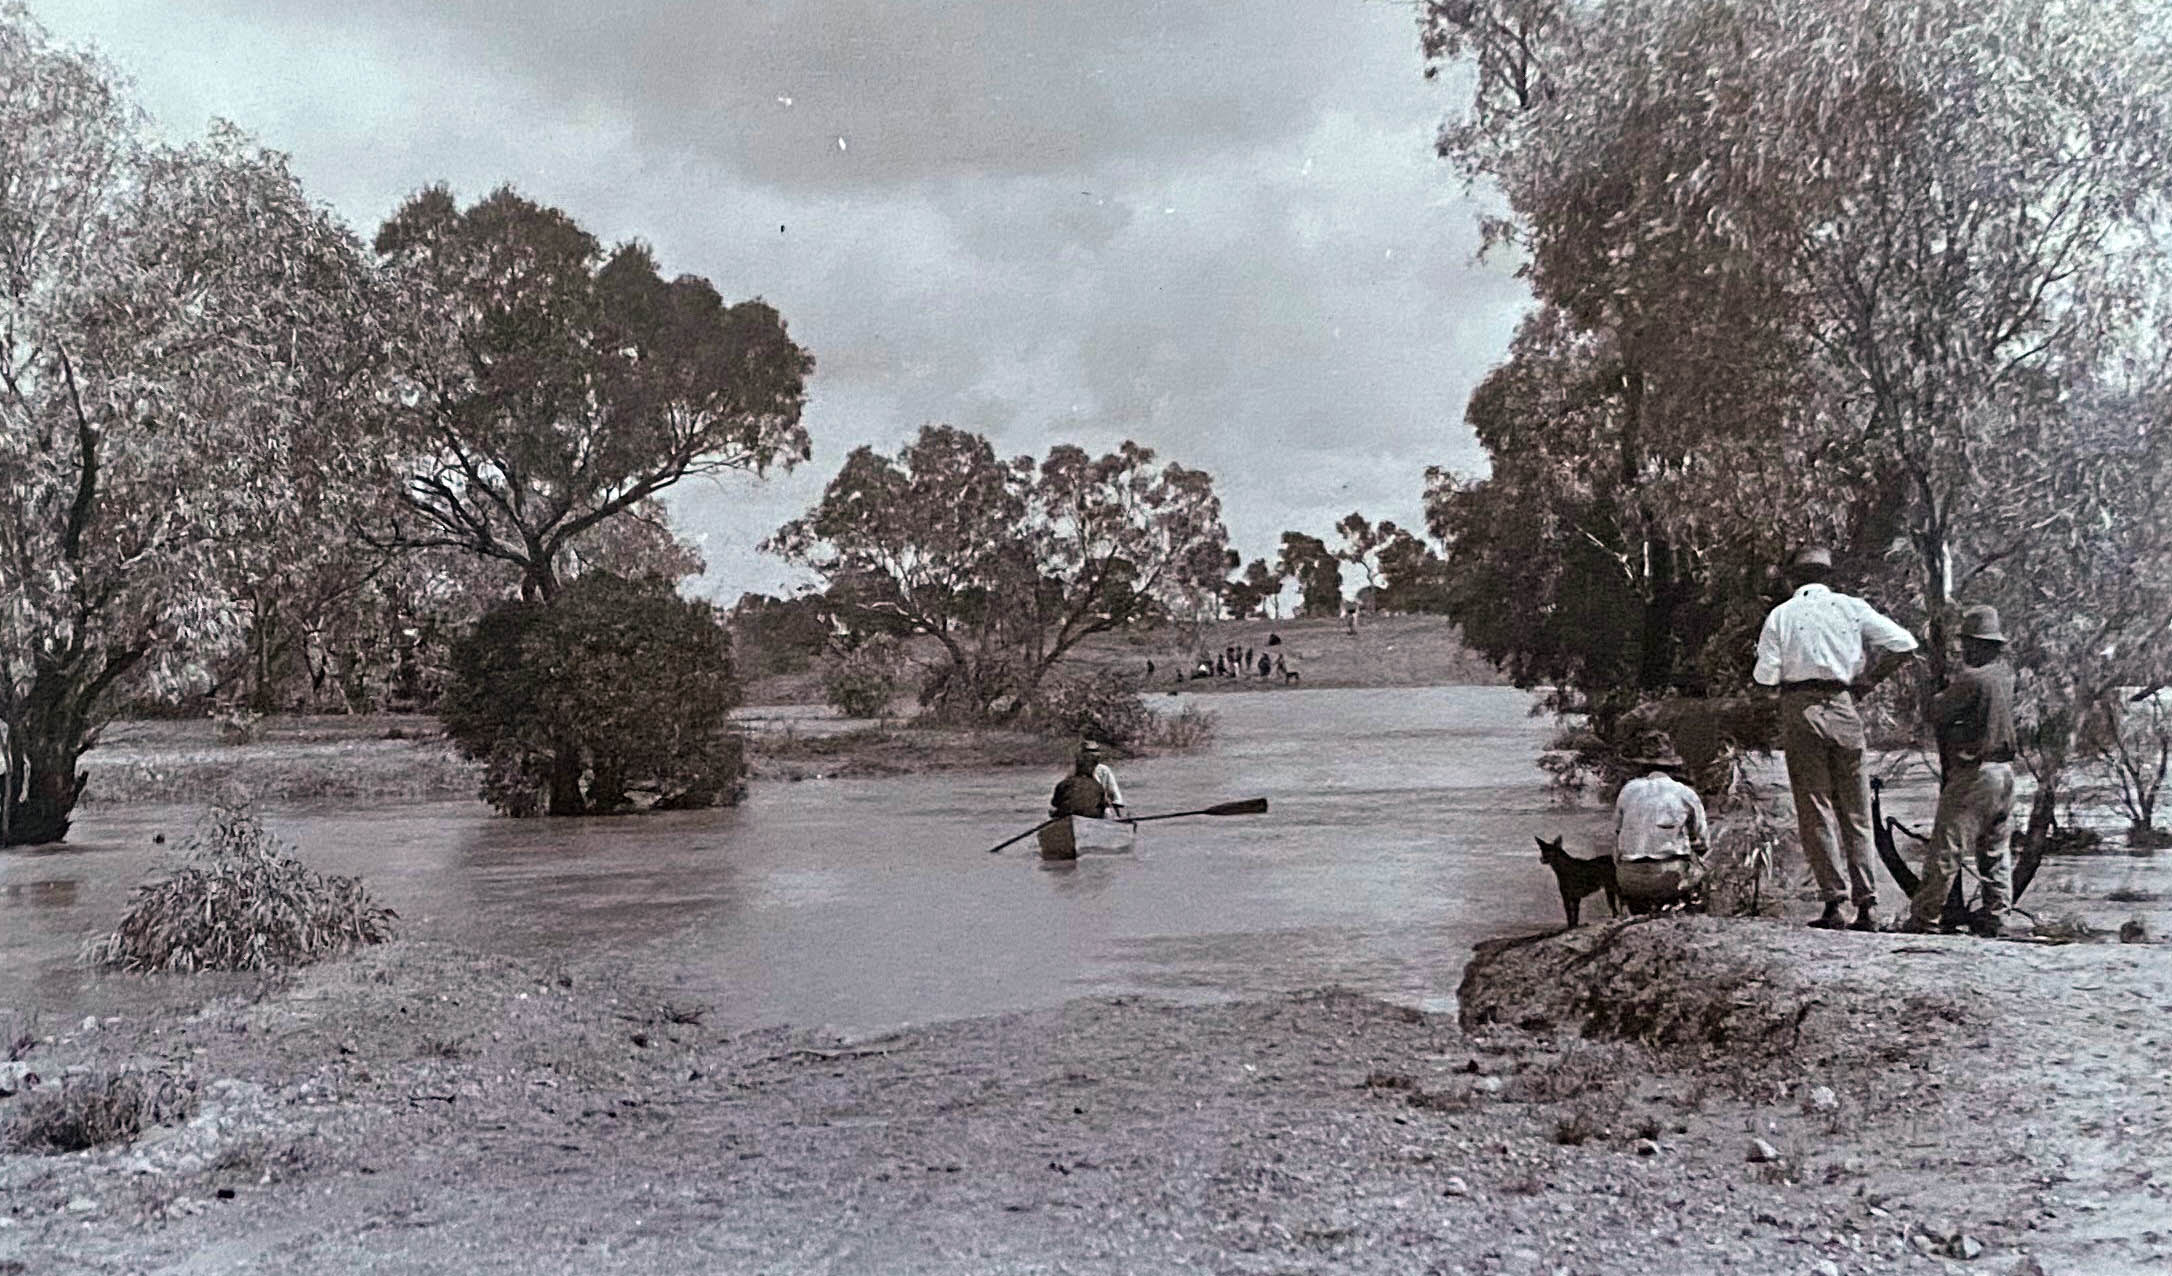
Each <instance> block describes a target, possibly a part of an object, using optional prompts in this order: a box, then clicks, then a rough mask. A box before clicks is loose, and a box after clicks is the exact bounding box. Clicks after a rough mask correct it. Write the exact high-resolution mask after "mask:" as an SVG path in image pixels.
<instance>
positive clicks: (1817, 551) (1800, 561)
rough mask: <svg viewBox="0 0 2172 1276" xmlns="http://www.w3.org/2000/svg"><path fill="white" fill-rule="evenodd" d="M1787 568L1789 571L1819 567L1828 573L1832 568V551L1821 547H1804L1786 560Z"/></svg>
mask: <svg viewBox="0 0 2172 1276" xmlns="http://www.w3.org/2000/svg"><path fill="white" fill-rule="evenodd" d="M1787 566H1788V569H1789V570H1790V571H1792V570H1794V569H1796V568H1799V567H1820V568H1824V569H1825V570H1827V571H1830V570H1832V566H1833V551H1831V550H1829V549H1827V548H1825V547H1824V546H1823V545H1805V546H1803V547H1802V548H1801V549H1798V550H1796V551H1795V555H1794V557H1792V558H1790V559H1788V560H1787Z"/></svg>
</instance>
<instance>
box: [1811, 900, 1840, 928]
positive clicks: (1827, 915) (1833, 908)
mask: <svg viewBox="0 0 2172 1276" xmlns="http://www.w3.org/2000/svg"><path fill="white" fill-rule="evenodd" d="M1810 925H1811V926H1812V927H1813V928H1815V929H1817V930H1844V929H1846V928H1847V925H1848V922H1847V919H1846V918H1844V917H1842V916H1841V915H1840V902H1839V901H1838V900H1835V901H1834V902H1832V903H1830V904H1827V905H1826V906H1825V911H1824V912H1823V913H1820V914H1819V915H1818V919H1817V920H1816V921H1814V922H1812V923H1810Z"/></svg>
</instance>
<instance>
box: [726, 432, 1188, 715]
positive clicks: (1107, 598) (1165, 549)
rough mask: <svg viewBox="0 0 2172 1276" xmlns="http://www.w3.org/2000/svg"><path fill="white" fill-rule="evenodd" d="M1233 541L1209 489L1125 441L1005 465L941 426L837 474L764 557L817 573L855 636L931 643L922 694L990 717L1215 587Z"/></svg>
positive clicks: (849, 461)
mask: <svg viewBox="0 0 2172 1276" xmlns="http://www.w3.org/2000/svg"><path fill="white" fill-rule="evenodd" d="M1226 544H1227V534H1226V533H1225V531H1224V530H1223V527H1222V523H1221V504H1220V500H1219V498H1217V497H1216V496H1215V494H1214V485H1213V480H1212V478H1211V477H1210V476H1209V475H1207V474H1206V473H1205V472H1203V471H1199V470H1192V469H1187V468H1186V467H1184V466H1181V465H1176V464H1166V465H1161V466H1158V467H1157V466H1156V465H1155V456H1154V453H1153V451H1152V450H1151V449H1148V448H1145V447H1141V446H1139V445H1138V444H1136V443H1131V442H1126V443H1124V444H1123V445H1121V446H1120V447H1119V448H1118V449H1117V450H1116V451H1114V452H1110V453H1107V454H1104V455H1102V456H1100V457H1095V456H1092V455H1091V454H1089V453H1088V452H1086V451H1085V450H1084V449H1082V448H1078V447H1075V446H1072V445H1069V444H1059V445H1058V446H1056V447H1054V448H1051V449H1050V450H1049V454H1048V456H1047V457H1046V458H1045V459H1044V460H1042V461H1041V462H1039V463H1036V462H1035V461H1034V460H1033V458H1031V457H1025V456H1021V457H1017V458H1014V459H1010V460H1005V459H1002V458H1000V457H998V456H997V455H996V452H995V448H994V446H993V445H992V444H990V443H989V442H988V440H987V439H985V438H982V437H981V436H979V435H977V434H973V433H970V432H968V431H964V430H959V429H955V428H953V427H950V426H944V425H930V426H926V427H924V428H923V429H922V430H921V431H920V433H919V435H918V436H917V437H916V438H914V439H913V440H912V441H911V442H909V443H907V444H906V445H904V446H903V447H902V448H900V449H899V450H898V453H897V455H896V456H895V457H889V456H884V455H882V454H881V453H880V452H877V451H876V450H875V449H874V448H872V447H861V448H858V449H855V450H854V451H853V453H852V454H851V455H850V456H848V457H846V458H845V463H844V465H843V467H842V468H841V469H840V470H839V471H838V473H837V476H836V477H835V478H833V479H832V480H831V481H830V483H829V486H828V487H827V488H826V489H825V490H824V492H823V495H822V499H821V500H820V501H819V502H817V503H816V505H815V506H814V507H813V508H812V509H810V510H809V511H808V512H807V513H806V514H805V515H803V516H802V517H800V518H798V519H794V520H793V521H792V522H790V523H787V524H785V525H784V526H783V527H782V528H779V529H778V531H777V532H776V534H775V535H774V536H772V537H771V538H770V541H769V548H770V549H772V550H773V551H774V552H776V553H779V554H781V555H782V556H783V557H784V558H785V559H787V560H788V561H790V562H792V563H795V564H797V565H799V566H802V567H806V568H808V569H810V570H812V571H814V572H815V573H816V574H817V575H819V576H820V577H821V578H822V579H823V580H824V581H825V582H826V584H827V586H828V590H827V592H828V596H829V598H830V599H831V601H832V603H833V604H834V605H835V606H836V607H837V608H838V609H839V611H840V612H841V614H843V615H844V616H846V617H847V618H848V619H849V620H850V622H851V623H853V624H855V625H856V626H861V627H869V626H872V627H878V628H880V627H888V628H890V629H891V630H892V631H894V632H898V633H903V634H921V635H926V636H928V637H931V638H933V639H934V640H935V641H936V642H937V643H938V644H939V645H940V646H941V647H942V649H943V652H944V662H943V664H942V665H941V666H939V667H938V669H937V670H936V671H935V673H934V675H933V676H932V679H931V681H930V684H929V686H928V687H927V688H925V689H924V692H923V694H924V696H927V697H928V698H930V699H931V700H936V701H941V702H942V703H944V704H945V705H946V706H947V707H950V708H952V709H954V710H956V711H958V712H960V713H963V714H967V715H971V716H987V715H989V714H990V713H993V712H998V711H999V707H1000V706H1002V705H1005V704H1008V705H1009V706H1010V711H1013V712H1015V711H1016V710H1017V709H1022V708H1024V707H1026V706H1028V705H1029V704H1031V703H1032V701H1033V699H1034V696H1035V695H1036V693H1037V692H1038V691H1039V690H1040V687H1041V684H1042V682H1043V680H1044V679H1045V678H1046V677H1047V676H1048V674H1049V673H1050V671H1051V670H1052V669H1054V668H1055V666H1056V665H1057V664H1058V663H1059V662H1060V661H1061V660H1062V659H1063V658H1064V657H1065V656H1066V655H1068V654H1069V653H1070V652H1071V651H1072V650H1073V649H1075V648H1076V647H1077V645H1078V644H1079V643H1080V642H1081V641H1082V640H1084V639H1085V638H1087V637H1089V636H1091V635H1093V634H1097V633H1105V632H1108V631H1111V630H1115V629H1120V628H1123V627H1125V626H1128V625H1132V624H1135V623H1140V622H1144V621H1150V620H1155V619H1159V618H1161V617H1163V616H1165V615H1167V614H1169V613H1170V612H1171V611H1172V610H1174V609H1176V608H1178V607H1180V606H1184V605H1189V604H1192V603H1196V601H1197V600H1198V598H1200V597H1202V596H1206V595H1208V594H1210V593H1212V592H1213V591H1214V590H1216V589H1218V588H1219V587H1220V585H1221V583H1222V571H1223V564H1224V553H1225V550H1226Z"/></svg>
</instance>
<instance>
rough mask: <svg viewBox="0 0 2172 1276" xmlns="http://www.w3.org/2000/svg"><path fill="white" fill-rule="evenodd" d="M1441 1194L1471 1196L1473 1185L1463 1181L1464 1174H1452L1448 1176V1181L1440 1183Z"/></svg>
mask: <svg viewBox="0 0 2172 1276" xmlns="http://www.w3.org/2000/svg"><path fill="white" fill-rule="evenodd" d="M1440 1194H1441V1195H1442V1196H1469V1195H1470V1194H1471V1185H1470V1184H1468V1183H1466V1182H1464V1181H1463V1176H1462V1175H1460V1174H1451V1175H1449V1176H1448V1181H1447V1182H1445V1183H1443V1184H1441V1185H1440Z"/></svg>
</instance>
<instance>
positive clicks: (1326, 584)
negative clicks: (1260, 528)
mask: <svg viewBox="0 0 2172 1276" xmlns="http://www.w3.org/2000/svg"><path fill="white" fill-rule="evenodd" d="M1275 570H1276V572H1277V574H1279V575H1280V576H1281V577H1282V578H1283V579H1285V580H1294V581H1296V582H1297V596H1298V614H1299V615H1300V616H1339V615H1341V614H1342V560H1341V559H1339V558H1337V557H1335V553H1334V551H1333V550H1330V549H1329V548H1328V547H1327V542H1325V541H1323V540H1321V539H1320V538H1319V537H1317V536H1307V535H1305V534H1304V533H1303V532H1284V533H1282V551H1281V553H1280V555H1279V556H1277V558H1276V560H1275Z"/></svg>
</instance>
